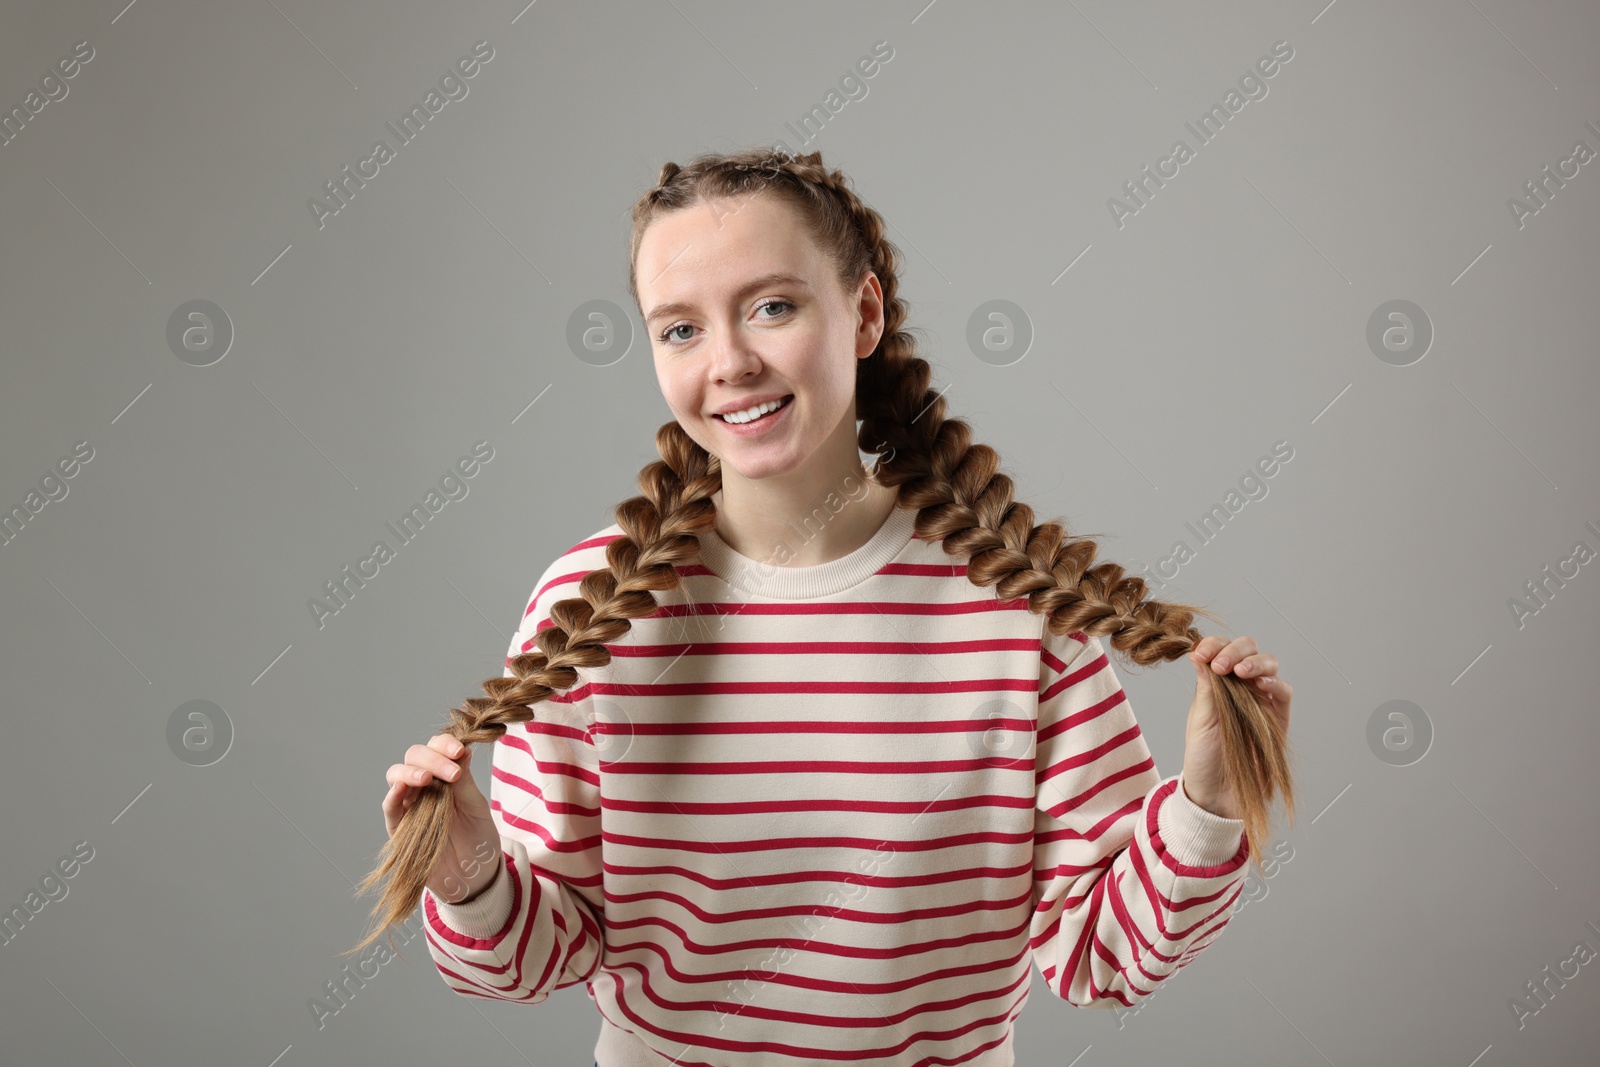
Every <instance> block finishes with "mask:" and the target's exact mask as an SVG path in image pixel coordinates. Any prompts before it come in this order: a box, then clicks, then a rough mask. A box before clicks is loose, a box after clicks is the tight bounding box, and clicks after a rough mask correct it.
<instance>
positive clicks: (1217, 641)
mask: <svg viewBox="0 0 1600 1067" xmlns="http://www.w3.org/2000/svg"><path fill="white" fill-rule="evenodd" d="M1227 644H1228V639H1227V638H1226V637H1218V636H1216V635H1215V634H1211V635H1208V636H1206V637H1202V638H1201V639H1200V641H1199V643H1197V644H1196V645H1195V646H1194V649H1193V650H1192V651H1191V652H1190V655H1191V656H1193V657H1195V658H1197V659H1198V660H1199V661H1200V662H1201V663H1204V662H1206V661H1207V660H1209V659H1210V658H1211V657H1212V656H1215V655H1216V654H1217V653H1218V652H1221V651H1222V650H1223V648H1225V647H1226V646H1227Z"/></svg>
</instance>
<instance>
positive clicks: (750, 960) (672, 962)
mask: <svg viewBox="0 0 1600 1067" xmlns="http://www.w3.org/2000/svg"><path fill="white" fill-rule="evenodd" d="M884 232H885V226H884V222H883V220H882V218H880V217H879V215H878V214H877V213H876V212H875V211H873V210H872V209H871V208H869V207H867V206H866V205H865V204H864V203H863V202H862V201H861V200H860V199H859V198H858V197H857V196H856V195H855V194H854V193H853V192H852V190H851V189H850V187H849V184H848V181H847V179H846V178H845V177H844V176H843V175H842V174H840V173H839V172H838V171H829V170H827V169H826V168H825V167H824V166H823V164H822V160H821V156H820V153H812V154H810V155H807V156H801V157H794V156H789V155H787V154H783V153H772V152H768V151H760V150H753V151H748V152H743V153H739V154H735V155H711V156H702V157H700V158H698V159H696V160H695V161H694V162H693V163H691V165H690V166H688V167H686V168H682V169H680V168H679V167H678V166H677V165H676V164H673V163H668V164H667V165H666V166H665V167H664V168H663V169H662V172H661V177H660V182H659V184H658V185H657V187H656V188H654V189H652V190H651V191H650V192H649V193H647V194H646V195H645V196H644V197H642V198H641V199H640V201H639V202H638V204H637V205H636V206H635V208H634V213H633V240H632V248H631V252H630V264H629V286H630V291H631V293H632V295H633V296H634V298H635V301H636V302H637V304H638V310H639V314H640V316H641V318H642V319H643V321H644V323H645V325H646V328H647V331H648V333H649V335H650V338H651V341H650V343H651V348H652V353H653V357H654V362H655V370H656V379H657V382H658V383H659V385H660V388H661V391H662V394H663V396H664V397H665V398H666V400H667V403H668V405H669V406H670V407H671V409H672V412H673V415H674V416H675V421H673V422H669V423H667V424H665V425H664V426H662V427H661V428H660V430H659V431H658V432H657V435H656V444H657V448H658V449H659V451H660V454H661V457H662V459H661V461H660V462H657V463H652V464H651V465H650V466H648V467H646V468H645V469H644V471H643V472H642V473H641V474H640V478H639V485H640V488H641V490H642V491H643V495H641V496H636V497H633V498H632V499H629V500H627V501H625V502H623V503H622V504H621V505H619V506H618V508H617V509H616V522H615V523H613V524H612V525H610V526H608V527H606V528H604V529H601V530H597V531H595V532H594V533H593V535H592V536H590V537H588V538H586V539H585V540H583V541H580V542H578V543H577V544H575V545H574V546H573V547H572V548H571V549H570V550H568V551H567V552H565V553H564V554H562V555H561V556H560V558H558V559H556V560H555V561H554V562H552V563H551V564H550V565H549V566H548V567H546V569H545V571H544V573H543V574H542V576H541V577H540V579H539V581H538V583H537V584H536V586H535V588H534V591H533V596H532V598H531V601H530V603H529V606H528V608H527V611H526V613H525V615H524V618H523V620H522V623H521V625H520V627H519V628H518V630H517V633H516V634H515V636H514V637H513V639H512V642H511V646H510V648H509V649H508V656H507V661H506V670H505V674H504V676H503V677H499V678H492V679H489V680H487V681H485V682H484V684H483V685H484V690H485V691H486V692H487V693H488V694H489V695H488V697H487V698H485V697H477V698H472V699H469V700H466V701H465V702H464V703H463V704H462V705H461V706H460V707H458V708H456V709H454V711H453V712H452V721H451V722H450V723H449V724H448V725H447V726H446V727H445V728H444V730H443V732H441V733H439V734H438V735H437V736H435V737H433V738H432V739H430V740H429V741H428V743H427V744H426V745H420V744H419V745H413V746H411V748H410V749H408V750H407V752H406V755H405V761H404V762H403V763H397V764H395V765H394V766H392V767H390V768H389V771H388V782H389V786H390V788H389V792H388V794H387V795H386V796H385V797H384V799H383V805H382V806H383V816H384V823H385V825H386V827H387V829H388V832H389V834H390V835H391V836H390V841H389V843H388V844H387V845H386V846H385V851H386V856H385V862H384V863H383V865H381V866H380V867H379V868H378V869H377V870H375V871H373V872H372V874H371V875H369V876H368V879H367V881H366V882H365V883H363V885H362V890H363V891H364V890H365V889H366V888H368V887H369V886H371V885H372V884H373V883H374V882H375V881H376V880H377V879H379V878H380V877H382V876H384V875H390V883H389V886H388V888H387V890H386V892H385V895H384V899H383V900H382V901H380V902H379V907H378V908H377V909H375V912H374V914H375V915H379V914H381V917H382V919H383V924H382V926H380V927H379V929H378V930H375V931H374V932H373V933H372V934H370V935H369V937H368V939H367V941H366V942H363V945H364V944H367V943H369V942H370V941H371V940H372V939H373V938H375V937H376V936H378V933H380V932H382V930H385V929H388V928H389V927H390V926H392V925H393V924H394V923H395V922H398V921H400V920H402V919H404V918H406V916H407V915H408V914H409V912H410V911H411V910H412V909H413V908H414V907H415V905H416V903H417V901H418V899H419V897H420V898H421V900H422V903H423V910H424V915H425V921H426V927H425V928H426V933H427V938H428V942H427V943H428V948H429V951H430V952H431V954H432V956H433V959H434V961H435V962H436V964H437V965H438V968H439V970H440V972H441V974H442V975H443V977H444V979H445V981H446V983H447V984H448V985H449V986H450V987H451V988H452V989H455V990H456V991H457V992H460V993H462V994H464V995H467V996H473V997H484V998H492V999H501V1000H514V1001H521V1002H525V1003H537V1002H539V1001H542V1000H544V999H545V998H546V997H547V996H548V995H549V994H550V993H551V992H552V991H554V990H556V989H560V988H563V987H565V986H569V985H573V984H575V983H578V982H582V983H584V984H585V986H586V988H587V990H588V994H589V996H590V998H591V999H592V1000H593V1001H594V1003H595V1006H596V1008H597V1009H598V1010H599V1013H600V1016H601V1033H600V1039H599V1042H598V1044H597V1045H596V1046H595V1059H596V1060H597V1062H598V1064H599V1065H602V1067H635V1065H639V1067H644V1065H665V1064H677V1065H679V1067H695V1065H728V1064H792V1065H803V1064H809V1063H816V1062H841V1061H848V1062H850V1063H852V1064H870V1065H873V1067H879V1065H883V1067H887V1065H891V1064H895V1065H898V1064H906V1065H910V1064H929V1063H939V1064H972V1065H982V1064H997V1065H1009V1064H1011V1063H1012V1062H1013V1052H1012V1030H1013V1021H1014V1019H1015V1018H1016V1016H1017V1015H1018V1014H1019V1013H1020V1012H1021V1011H1022V1009H1023V1006H1024V1004H1025V1003H1026V1000H1027V997H1028V991H1029V984H1030V978H1031V973H1032V967H1033V966H1037V967H1038V969H1039V972H1040V974H1041V975H1042V976H1043V978H1044V980H1045V982H1046V984H1047V986H1048V987H1049V989H1050V991H1051V992H1052V993H1053V994H1055V995H1056V996H1058V997H1060V998H1062V999H1063V1000H1066V1001H1067V1002H1069V1003H1071V1004H1073V1005H1076V1006H1079V1007H1104V1008H1109V1007H1112V1006H1115V1005H1124V1006H1127V1005H1132V1004H1134V1003H1135V1002H1137V1001H1139V1000H1141V999H1143V998H1145V997H1148V996H1150V995H1151V994H1152V993H1153V992H1154V991H1155V990H1156V989H1158V988H1160V984H1161V982H1162V981H1163V980H1164V979H1166V978H1167V977H1168V976H1169V975H1171V974H1173V973H1174V972H1175V971H1177V970H1178V969H1179V968H1181V967H1183V966H1185V965H1186V964H1187V963H1188V962H1189V961H1191V960H1192V959H1193V958H1194V957H1195V955H1196V954H1198V953H1199V952H1200V951H1201V950H1203V949H1204V948H1205V947H1206V946H1207V945H1210V944H1212V943H1213V942H1214V941H1215V939H1216V938H1217V936H1218V935H1219V934H1220V933H1221V932H1222V930H1223V928H1224V927H1226V925H1227V924H1228V921H1229V918H1230V916H1231V914H1232V911H1231V905H1232V904H1233V902H1234V899H1235V898H1236V896H1237V895H1238V893H1239V891H1240V889H1241V888H1242V887H1243V885H1244V882H1245V876H1246V873H1247V872H1246V866H1245V865H1246V860H1247V859H1252V860H1254V859H1255V854H1257V853H1259V852H1260V851H1261V847H1260V846H1261V845H1262V844H1264V840H1265V832H1266V828H1267V826H1266V822H1267V815H1268V805H1269V803H1270V802H1271V801H1272V799H1273V797H1274V796H1275V795H1278V794H1280V793H1281V795H1282V797H1283V799H1284V801H1285V802H1286V804H1287V806H1288V812H1289V815H1290V818H1291V820H1292V817H1293V790H1292V775H1291V774H1290V770H1289V764H1288V760H1287V758H1286V752H1287V730H1288V722H1289V711H1290V701H1291V696H1292V690H1291V687H1290V686H1289V684H1288V683H1287V682H1284V681H1283V680H1282V679H1280V678H1278V677H1277V668H1278V661H1277V658H1276V657H1275V656H1273V655H1271V654H1269V653H1266V652H1262V651H1260V649H1259V648H1258V647H1257V645H1256V642H1255V641H1254V640H1253V639H1252V638H1250V637H1238V638H1234V639H1233V640H1228V639H1225V638H1222V637H1216V636H1207V637H1203V636H1202V635H1201V634H1200V633H1199V632H1198V631H1197V630H1195V629H1193V628H1191V626H1190V622H1191V620H1192V619H1193V617H1194V615H1195V614H1197V613H1198V614H1202V615H1207V616H1208V617H1209V613H1207V612H1204V611H1201V610H1200V609H1198V608H1193V607H1190V606H1188V605H1182V604H1172V603H1165V602H1162V601H1158V600H1153V599H1147V598H1146V597H1145V596H1144V593H1145V583H1144V582H1143V580H1142V579H1140V578H1138V577H1135V576H1129V575H1126V574H1125V572H1124V571H1123V569H1122V568H1121V567H1119V566H1117V565H1116V564H1114V563H1099V564H1095V563H1094V556H1095V552H1096V546H1095V544H1094V542H1093V541H1090V540H1087V539H1083V538H1069V537H1067V536H1066V534H1065V531H1064V529H1063V527H1062V526H1061V525H1060V524H1059V523H1055V522H1051V523H1046V524H1043V525H1038V526H1036V525H1034V521H1033V512H1032V510H1031V509H1030V508H1029V507H1028V506H1027V505H1025V504H1021V503H1016V502H1014V501H1013V499H1012V484H1011V480H1010V479H1009V478H1008V477H1007V476H1006V475H1004V474H1001V473H998V472H997V466H998V462H999V458H998V456H997V455H996V454H995V453H994V451H993V450H992V449H990V448H988V447H987V446H985V445H982V444H974V443H971V439H970V430H969V428H968V426H967V424H966V423H965V422H963V421H962V420H960V419H955V418H947V417H946V416H945V404H944V400H943V399H942V397H941V396H940V395H939V394H938V393H936V392H935V391H933V390H931V389H930V387H929V381H930V367H929V365H928V363H927V362H925V361H924V360H922V359H920V358H918V357H917V355H916V354H915V344H914V341H913V339H912V337H911V335H910V334H909V333H908V332H906V329H905V318H906V313H905V306H904V304H903V303H902V301H901V300H900V299H899V298H898V296H897V295H896V294H897V289H898V272H899V263H900V259H899V252H898V250H897V249H896V248H895V246H894V245H893V244H891V243H890V242H889V241H888V240H887V239H886V238H885V236H884ZM858 423H859V427H858ZM862 452H866V453H868V454H872V455H876V456H877V457H878V458H877V462H876V463H875V465H874V467H873V470H872V471H871V472H870V473H869V472H867V471H866V470H865V469H864V468H863V465H862V462H861V454H862ZM1100 637H1106V638H1108V639H1109V642H1110V644H1111V646H1112V648H1114V649H1115V650H1116V651H1118V652H1120V653H1121V654H1123V656H1124V657H1125V658H1126V659H1128V660H1129V661H1130V662H1133V663H1135V664H1139V665H1149V664H1153V663H1156V662H1160V661H1166V660H1172V659H1175V658H1177V657H1179V656H1182V655H1185V654H1187V655H1188V657H1189V659H1190V661H1191V663H1192V664H1193V669H1194V671H1195V678H1196V684H1195V697H1194V702H1193V704H1192V706H1191V707H1190V709H1189V718H1188V727H1187V739H1186V748H1185V751H1184V759H1183V770H1182V773H1181V774H1179V775H1177V776H1175V777H1171V778H1165V779H1163V778H1162V777H1161V776H1160V775H1159V774H1158V773H1157V771H1156V768H1155V764H1154V761H1153V760H1152V759H1151V756H1150V750H1149V748H1148V747H1147V746H1146V744H1145V741H1144V738H1143V735H1142V734H1141V732H1140V728H1139V724H1138V723H1137V721H1136V720H1135V719H1134V716H1133V712H1132V709H1131V708H1130V707H1129V705H1128V700H1127V698H1126V696H1125V694H1124V692H1123V690H1122V687H1121V685H1120V684H1119V682H1118V680H1117V676H1116V674H1115V672H1114V671H1113V669H1112V666H1111V663H1110V661H1109V659H1108V658H1107V654H1106V649H1105V647H1104V646H1103V645H1102V643H1101V641H1100ZM491 741H492V742H494V747H493V771H492V780H491V788H490V794H489V797H488V798H487V799H486V798H485V797H484V796H483V794H482V793H481V792H480V791H479V790H478V788H477V786H476V785H475V783H474V781H473V777H472V775H471V773H470V766H471V752H472V749H471V746H472V745H473V744H478V743H482V742H491ZM1252 845H1254V846H1255V847H1254V848H1253V847H1252Z"/></svg>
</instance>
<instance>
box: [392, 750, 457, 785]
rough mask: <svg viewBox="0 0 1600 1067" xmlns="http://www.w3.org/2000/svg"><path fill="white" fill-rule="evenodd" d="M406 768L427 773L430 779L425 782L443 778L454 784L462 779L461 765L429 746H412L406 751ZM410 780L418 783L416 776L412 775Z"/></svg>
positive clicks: (425, 779)
mask: <svg viewBox="0 0 1600 1067" xmlns="http://www.w3.org/2000/svg"><path fill="white" fill-rule="evenodd" d="M406 766H407V767H410V768H412V769H413V770H421V771H425V772H426V773H427V775H428V777H426V778H423V779H422V781H423V782H427V781H430V780H431V779H433V778H442V779H444V780H445V781H447V782H453V781H455V780H456V779H457V778H459V777H461V765H460V764H459V763H457V762H456V761H455V760H452V759H450V758H449V757H448V756H446V755H445V754H444V753H442V752H440V751H439V750H438V749H435V748H431V747H430V746H428V745H412V746H411V747H410V748H408V749H406ZM410 780H412V781H416V780H417V777H416V775H415V774H413V775H411V776H410Z"/></svg>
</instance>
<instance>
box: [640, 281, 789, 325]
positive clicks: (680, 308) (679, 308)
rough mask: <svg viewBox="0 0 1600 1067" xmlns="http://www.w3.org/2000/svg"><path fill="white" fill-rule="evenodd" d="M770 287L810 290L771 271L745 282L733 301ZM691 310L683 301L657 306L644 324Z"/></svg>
mask: <svg viewBox="0 0 1600 1067" xmlns="http://www.w3.org/2000/svg"><path fill="white" fill-rule="evenodd" d="M770 285H792V286H797V287H799V288H801V289H806V290H809V289H810V288H811V287H810V286H809V285H808V284H807V283H806V280H805V279H804V278H801V277H798V276H797V275H794V274H789V273H787V272H785V271H772V272H771V273H769V274H763V275H762V276H761V277H759V278H752V279H750V280H749V281H748V282H745V283H744V284H743V285H741V286H740V287H739V289H738V291H737V292H735V293H734V294H733V297H734V300H735V301H739V300H743V299H744V298H745V297H747V296H749V295H750V294H751V293H753V292H755V291H756V290H757V289H765V288H767V287H768V286H770ZM693 310H694V305H693V304H690V303H685V302H683V301H674V302H672V303H670V304H657V305H656V306H655V308H654V309H653V310H652V311H651V312H650V314H648V315H646V316H645V319H644V324H645V325H646V326H648V325H650V324H651V323H652V322H654V321H656V320H657V319H659V318H661V317H662V316H664V315H682V314H685V313H687V312H690V311H693Z"/></svg>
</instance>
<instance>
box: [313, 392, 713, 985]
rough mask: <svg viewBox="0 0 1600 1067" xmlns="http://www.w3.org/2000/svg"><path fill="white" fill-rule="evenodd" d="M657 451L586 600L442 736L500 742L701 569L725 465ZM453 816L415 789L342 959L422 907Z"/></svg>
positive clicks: (459, 710)
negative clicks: (360, 931)
mask: <svg viewBox="0 0 1600 1067" xmlns="http://www.w3.org/2000/svg"><path fill="white" fill-rule="evenodd" d="M656 450H657V451H658V452H660V453H661V459H659V460H657V461H655V462H653V463H651V464H650V465H648V466H647V467H645V468H644V469H643V470H642V471H640V472H639V489H640V490H641V492H642V493H643V495H642V496H636V497H632V498H630V499H628V500H625V501H623V502H622V503H621V504H618V505H617V509H616V520H617V524H618V525H619V526H621V527H622V531H623V532H622V535H621V536H620V537H617V538H615V539H614V540H612V541H611V543H610V544H608V545H607V546H606V566H605V567H602V568H597V569H595V570H593V571H590V572H589V573H588V574H587V575H585V576H584V578H583V580H582V581H581V582H579V583H578V591H579V593H581V594H582V595H581V596H577V597H569V598H567V599H565V600H558V601H556V603H555V604H553V605H552V606H551V608H550V619H551V625H550V626H548V627H546V628H545V629H543V630H541V631H539V633H538V635H537V636H536V637H535V638H534V643H535V644H536V645H538V651H537V652H535V651H532V650H530V651H527V652H523V653H521V654H520V655H517V656H515V657H513V658H512V659H511V660H510V661H509V663H508V664H507V666H509V667H510V668H511V671H512V672H513V675H514V676H513V677H510V678H507V677H496V678H489V679H487V680H485V681H484V682H483V689H484V691H485V692H487V693H488V694H489V695H488V697H470V698H468V699H467V700H465V701H463V702H462V703H461V704H460V705H459V706H457V707H455V708H452V709H451V710H450V722H449V723H448V724H446V725H445V726H444V727H443V732H444V733H447V734H449V735H450V736H452V737H454V738H455V739H456V740H457V741H460V742H461V743H462V744H463V745H476V744H481V743H483V742H489V741H495V740H497V739H499V737H500V735H501V734H503V733H505V729H506V727H507V726H509V725H510V724H512V723H518V722H531V721H532V720H533V718H534V714H533V709H532V705H534V704H537V703H539V702H540V701H542V700H547V699H549V698H550V696H551V694H553V693H555V692H556V691H557V690H563V691H564V690H567V689H570V688H571V687H572V686H574V685H576V684H577V681H578V672H577V668H579V667H584V668H594V667H604V666H605V665H606V664H607V663H610V662H611V650H610V649H609V648H607V647H606V646H607V643H609V642H616V641H619V640H620V639H621V638H622V637H623V636H624V635H625V634H627V633H628V631H629V630H630V629H632V623H631V622H630V621H629V620H630V619H638V618H644V617H648V616H650V615H652V614H654V613H655V611H656V607H657V604H656V599H655V596H654V595H653V593H652V590H656V589H675V588H677V586H678V584H679V582H680V581H681V578H680V576H679V573H678V570H677V568H678V567H679V566H687V565H692V564H694V563H697V562H698V561H699V559H700V542H699V540H698V538H697V536H696V535H697V534H699V533H702V532H704V531H706V530H710V529H714V528H715V525H716V507H715V505H714V504H712V502H711V497H712V494H714V493H716V492H717V491H718V490H719V489H721V488H722V473H721V468H720V465H719V464H718V462H717V460H716V458H715V457H714V456H712V455H711V454H710V453H708V452H706V451H705V450H704V449H702V448H701V447H700V446H699V445H697V444H695V443H694V441H693V440H691V439H690V437H689V435H688V434H687V433H685V432H684V431H683V428H682V427H681V426H679V425H678V424H677V423H676V422H669V423H666V424H665V425H663V426H662V427H661V428H660V429H659V430H657V431H656ZM450 815H451V801H450V794H449V792H448V790H447V788H446V783H444V782H441V781H439V780H437V779H435V780H434V781H433V782H432V783H430V784H429V785H428V787H426V788H424V789H421V790H419V791H418V793H417V796H416V800H415V802H414V803H413V804H412V805H411V808H410V809H409V810H408V811H407V812H406V814H405V817H404V818H402V819H401V820H400V824H399V826H398V827H397V828H396V830H395V833H394V835H393V836H392V837H390V838H389V840H388V841H387V842H386V843H385V845H384V847H383V849H382V851H381V852H380V856H381V858H382V862H381V863H380V864H379V865H378V867H376V868H375V869H374V870H373V871H372V872H371V873H369V874H368V875H367V876H366V878H364V879H363V880H362V882H361V884H360V885H359V886H358V887H357V889H356V894H357V895H358V896H359V895H360V894H362V893H365V892H366V891H367V890H368V889H370V888H371V887H372V885H373V884H374V883H376V882H377V881H379V880H380V879H382V878H384V877H386V876H387V877H388V878H389V884H388V885H387V886H386V887H385V888H384V891H383V894H382V896H381V898H380V899H379V900H378V902H377V904H376V905H375V906H374V908H373V911H372V915H373V917H375V918H376V919H377V922H378V925H377V926H376V928H374V929H373V930H372V931H371V932H370V933H369V934H368V935H367V937H366V938H365V939H364V940H363V941H361V943H360V944H358V945H356V947H355V948H353V949H349V950H347V951H346V952H345V953H341V955H348V954H349V953H350V952H356V951H359V950H361V949H363V948H365V947H366V946H367V945H369V944H371V943H372V942H373V941H374V940H376V939H377V937H378V936H379V935H380V934H382V933H384V932H385V931H387V930H389V929H390V928H391V927H393V926H394V925H395V924H397V923H400V922H403V921H404V920H405V918H406V916H407V915H409V914H411V912H412V911H413V910H414V909H415V908H416V906H417V901H418V900H419V899H420V898H421V896H422V890H423V887H424V886H425V885H426V883H427V881H428V877H429V875H430V874H431V873H432V871H433V868H434V866H435V865H436V864H437V863H438V862H439V857H440V856H442V855H443V854H444V850H445V846H446V845H447V844H448V843H449V839H450ZM390 944H391V946H392V945H393V938H392V935H391V938H390Z"/></svg>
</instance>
